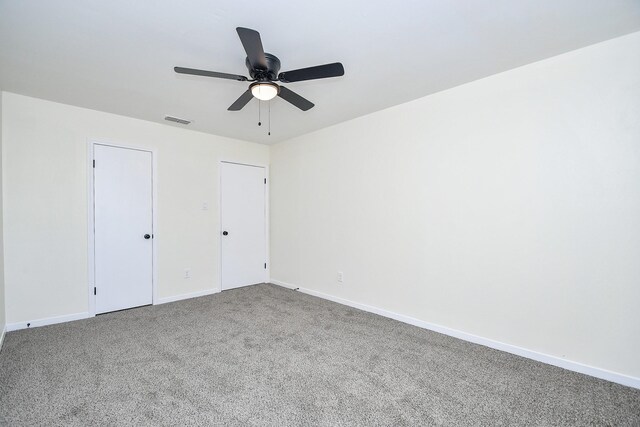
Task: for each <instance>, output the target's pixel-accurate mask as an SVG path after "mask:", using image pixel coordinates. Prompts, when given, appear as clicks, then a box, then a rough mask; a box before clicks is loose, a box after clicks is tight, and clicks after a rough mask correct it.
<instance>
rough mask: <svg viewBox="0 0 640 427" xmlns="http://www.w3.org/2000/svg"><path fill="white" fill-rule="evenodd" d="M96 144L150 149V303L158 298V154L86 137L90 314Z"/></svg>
mask: <svg viewBox="0 0 640 427" xmlns="http://www.w3.org/2000/svg"><path fill="white" fill-rule="evenodd" d="M96 145H104V146H108V147H114V148H123V149H126V150H138V151H146V152H148V153H151V170H152V171H151V187H152V188H151V198H152V203H151V209H152V213H151V221H152V224H151V233H152V234H153V239H151V262H152V264H153V265H152V266H151V290H152V293H151V304H154V305H155V304H156V303H157V301H158V294H157V289H156V287H157V283H158V250H157V240H158V230H157V227H158V220H157V212H158V189H157V185H156V183H157V182H158V164H157V163H158V156H157V150H156V149H155V148H149V147H142V146H136V145H132V144H124V143H120V142H117V143H115V142H113V141H105V140H98V139H89V140H87V182H88V185H87V213H88V220H87V282H88V286H87V292H88V301H89V310H88V314H89V317H94V316H95V315H96V296H95V295H94V294H93V288H94V286H95V224H94V220H95V216H94V213H95V209H94V188H93V186H94V182H93V159H94V157H93V156H94V147H95V146H96Z"/></svg>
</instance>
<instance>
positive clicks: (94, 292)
mask: <svg viewBox="0 0 640 427" xmlns="http://www.w3.org/2000/svg"><path fill="white" fill-rule="evenodd" d="M93 294H94V295H95V294H96V287H95V286H94V287H93Z"/></svg>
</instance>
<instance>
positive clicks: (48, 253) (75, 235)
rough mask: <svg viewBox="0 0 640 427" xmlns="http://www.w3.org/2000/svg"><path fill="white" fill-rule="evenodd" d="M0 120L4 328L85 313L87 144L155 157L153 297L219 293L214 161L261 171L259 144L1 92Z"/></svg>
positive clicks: (264, 160) (263, 158)
mask: <svg viewBox="0 0 640 427" xmlns="http://www.w3.org/2000/svg"><path fill="white" fill-rule="evenodd" d="M2 113H3V122H4V126H3V140H4V141H3V142H4V143H3V147H2V151H3V166H4V168H3V169H4V180H5V181H4V189H5V191H4V203H5V204H4V230H5V234H4V239H5V284H6V298H7V301H8V302H9V303H8V304H7V323H8V324H11V323H16V322H26V321H32V320H35V319H42V318H50V317H55V316H67V315H72V314H76V313H83V312H86V311H87V309H88V284H87V283H88V282H87V237H88V236H87V220H88V218H87V216H88V214H87V209H88V208H87V197H88V196H87V187H88V183H87V162H88V161H87V141H89V140H92V139H98V140H101V141H111V142H115V143H121V144H131V145H135V146H139V147H147V148H150V149H156V150H157V157H158V159H157V161H158V163H157V164H158V179H157V188H158V212H157V219H158V224H157V230H158V233H157V236H156V238H157V240H156V243H157V248H158V268H159V271H158V276H159V277H158V297H159V298H168V297H172V296H176V295H184V294H189V293H195V292H201V291H206V290H211V289H217V288H218V287H219V268H218V263H219V259H218V257H219V256H218V236H219V227H218V202H219V194H218V182H219V177H218V161H219V160H220V159H225V160H232V161H240V162H245V163H260V164H268V161H269V148H268V147H267V146H264V145H258V144H254V143H248V142H243V141H238V140H232V139H228V138H222V137H216V136H212V135H208V134H203V133H198V132H192V131H188V130H183V129H179V128H177V127H172V126H167V125H161V124H157V123H151V122H145V121H141V120H136V119H131V118H126V117H122V116H116V115H113V114H107V113H102V112H97V111H93V110H87V109H83V108H78V107H72V106H69V105H63V104H57V103H53V102H48V101H43V100H40V99H35V98H29V97H25V96H21V95H16V94H13V93H7V92H5V93H4V94H3V111H2ZM203 202H207V203H208V204H209V210H207V211H203V210H202V204H203ZM185 268H190V269H191V276H192V277H191V278H190V279H184V278H183V274H184V269H185Z"/></svg>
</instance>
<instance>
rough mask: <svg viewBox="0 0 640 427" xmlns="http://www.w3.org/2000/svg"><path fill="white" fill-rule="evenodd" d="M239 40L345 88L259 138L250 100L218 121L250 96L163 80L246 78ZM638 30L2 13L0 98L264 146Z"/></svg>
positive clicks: (117, 5)
mask: <svg viewBox="0 0 640 427" xmlns="http://www.w3.org/2000/svg"><path fill="white" fill-rule="evenodd" d="M237 26H243V27H248V28H253V29H255V30H257V31H259V32H260V34H261V36H262V42H263V45H264V48H265V51H266V52H269V53H273V54H275V55H277V56H278V57H279V58H280V60H281V61H282V71H286V70H291V69H296V68H302V67H307V66H312V65H318V64H325V63H330V62H335V61H340V62H342V63H343V64H344V67H345V76H344V77H337V78H332V79H325V80H316V81H306V82H299V83H291V84H289V85H288V87H289V88H290V89H292V90H294V91H296V92H297V93H299V94H300V95H302V96H304V97H305V98H307V99H309V100H310V101H312V102H314V103H315V104H316V106H315V107H314V108H312V109H311V110H309V111H307V112H302V111H300V110H298V109H297V108H295V107H293V106H292V105H291V104H289V103H287V102H286V101H284V100H282V99H279V98H276V99H275V100H274V101H272V102H271V114H272V118H271V128H272V135H271V136H268V135H267V132H266V128H265V126H263V127H258V126H257V121H258V107H257V100H252V101H251V102H250V103H249V104H248V105H247V106H246V107H245V108H244V109H243V110H242V111H240V112H229V111H227V107H228V106H229V105H230V104H231V103H232V102H233V101H234V100H235V99H236V98H237V97H238V96H240V94H241V93H242V92H243V91H244V90H246V88H247V86H248V83H246V82H238V81H233V80H221V79H213V78H207V77H196V76H185V75H178V74H176V73H174V72H173V67H174V66H182V67H189V68H200V69H205V70H213V71H220V72H226V73H233V74H242V75H247V70H246V68H245V65H244V60H245V53H244V51H243V48H242V45H241V43H240V40H239V39H238V36H237V34H236V31H235V27H237ZM639 30H640V1H638V0H518V1H514V0H492V1H473V0H467V1H462V0H460V1H443V0H398V1H396V2H392V1H376V0H368V1H364V0H357V1H345V0H342V1H338V0H324V1H321V2H320V1H316V2H308V3H307V2H302V1H301V2H291V1H283V0H270V1H268V2H256V1H245V0H234V1H227V2H219V1H211V0H188V1H175V0H172V1H169V0H153V1H152V0H145V1H142V0H138V1H131V0H126V1H125V0H110V1H105V0H83V1H78V0H0V88H2V90H5V91H10V92H15V93H20V94H25V95H29V96H34V97H38V98H44V99H49V100H53V101H57V102H62V103H66V104H72V105H78V106H81V107H87V108H92V109H96V110H101V111H107V112H111V113H116V114H121V115H125V116H130V117H136V118H140V119H144V120H150V121H155V122H161V123H168V122H166V121H164V120H163V118H164V116H165V115H167V114H168V115H174V116H177V117H181V118H186V119H190V120H193V123H192V124H190V125H188V126H187V128H189V129H194V130H199V131H203V132H208V133H212V134H216V135H224V136H229V137H233V138H239V139H243V140H249V141H255V142H260V143H266V144H269V143H273V142H277V141H281V140H283V139H287V138H290V137H293V136H297V135H301V134H304V133H307V132H310V131H313V130H316V129H319V128H322V127H326V126H329V125H332V124H335V123H338V122H341V121H345V120H348V119H351V118H354V117H357V116H361V115H364V114H367V113H371V112H373V111H377V110H381V109H384V108H387V107H390V106H393V105H396V104H400V103H403V102H407V101H409V100H412V99H415V98H419V97H422V96H425V95H428V94H430V93H434V92H438V91H441V90H443V89H447V88H450V87H453V86H457V85H460V84H462V83H465V82H469V81H472V80H476V79H479V78H482V77H485V76H488V75H491V74H495V73H498V72H501V71H504V70H508V69H511V68H514V67H517V66H520V65H524V64H527V63H531V62H534V61H538V60H540V59H543V58H547V57H550V56H554V55H557V54H560V53H563V52H567V51H570V50H573V49H577V48H580V47H583V46H587V45H590V44H593V43H597V42H600V41H604V40H607V39H610V38H614V37H617V36H621V35H624V34H628V33H631V32H634V31H639ZM263 105H264V106H265V107H266V103H263ZM265 111H266V110H263V121H266V120H264V119H265V115H264V113H265ZM174 126H182V125H174Z"/></svg>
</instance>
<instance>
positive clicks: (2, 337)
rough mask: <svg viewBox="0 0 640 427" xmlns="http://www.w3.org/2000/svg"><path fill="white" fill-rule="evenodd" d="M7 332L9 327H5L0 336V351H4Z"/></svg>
mask: <svg viewBox="0 0 640 427" xmlns="http://www.w3.org/2000/svg"><path fill="white" fill-rule="evenodd" d="M6 332H7V326H6V325H5V326H3V328H2V333H1V334H0V351H2V344H3V343H4V334H5V333H6Z"/></svg>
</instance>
